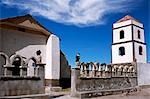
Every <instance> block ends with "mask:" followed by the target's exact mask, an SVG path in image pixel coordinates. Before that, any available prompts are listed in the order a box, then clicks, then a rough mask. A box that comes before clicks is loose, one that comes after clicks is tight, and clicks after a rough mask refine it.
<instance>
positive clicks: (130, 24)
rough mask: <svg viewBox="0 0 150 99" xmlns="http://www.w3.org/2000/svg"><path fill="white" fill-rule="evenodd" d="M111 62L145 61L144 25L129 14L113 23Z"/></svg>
mask: <svg viewBox="0 0 150 99" xmlns="http://www.w3.org/2000/svg"><path fill="white" fill-rule="evenodd" d="M112 36H113V37H112V38H113V40H112V63H113V64H116V63H131V62H133V61H136V62H140V63H146V62H147V51H146V43H145V37H144V26H143V24H142V23H140V22H139V21H137V20H136V19H134V18H133V17H131V16H128V15H127V16H125V17H123V18H122V19H120V20H119V21H117V22H116V23H114V24H113V35H112Z"/></svg>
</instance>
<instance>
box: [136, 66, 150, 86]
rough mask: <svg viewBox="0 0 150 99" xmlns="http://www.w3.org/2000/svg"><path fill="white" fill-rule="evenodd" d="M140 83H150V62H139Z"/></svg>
mask: <svg viewBox="0 0 150 99" xmlns="http://www.w3.org/2000/svg"><path fill="white" fill-rule="evenodd" d="M137 75H138V85H149V84H150V63H137Z"/></svg>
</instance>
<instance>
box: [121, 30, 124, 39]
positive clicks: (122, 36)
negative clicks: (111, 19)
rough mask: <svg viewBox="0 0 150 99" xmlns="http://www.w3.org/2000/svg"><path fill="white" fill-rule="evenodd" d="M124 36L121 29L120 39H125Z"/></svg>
mask: <svg viewBox="0 0 150 99" xmlns="http://www.w3.org/2000/svg"><path fill="white" fill-rule="evenodd" d="M123 38H124V31H123V30H121V31H120V39H123Z"/></svg>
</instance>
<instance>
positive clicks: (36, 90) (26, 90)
mask: <svg viewBox="0 0 150 99" xmlns="http://www.w3.org/2000/svg"><path fill="white" fill-rule="evenodd" d="M40 93H44V86H43V85H42V80H41V79H40V77H0V96H12V95H26V94H40Z"/></svg>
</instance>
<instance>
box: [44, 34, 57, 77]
mask: <svg viewBox="0 0 150 99" xmlns="http://www.w3.org/2000/svg"><path fill="white" fill-rule="evenodd" d="M46 49H47V50H46V63H47V64H46V67H45V78H46V79H60V45H59V38H58V37H57V36H55V35H53V34H52V35H51V36H50V37H49V39H48V41H47V46H46Z"/></svg>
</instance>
